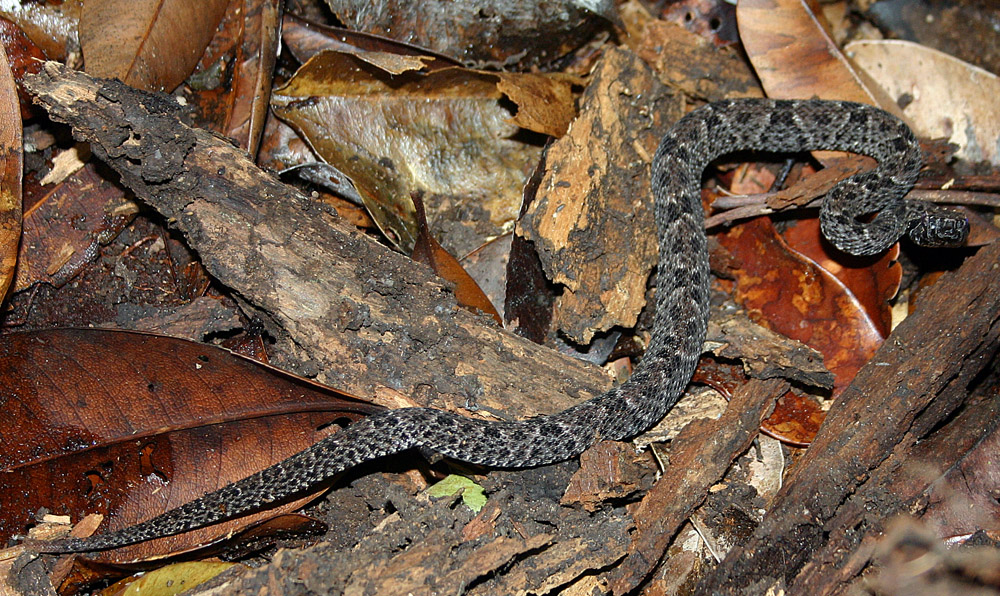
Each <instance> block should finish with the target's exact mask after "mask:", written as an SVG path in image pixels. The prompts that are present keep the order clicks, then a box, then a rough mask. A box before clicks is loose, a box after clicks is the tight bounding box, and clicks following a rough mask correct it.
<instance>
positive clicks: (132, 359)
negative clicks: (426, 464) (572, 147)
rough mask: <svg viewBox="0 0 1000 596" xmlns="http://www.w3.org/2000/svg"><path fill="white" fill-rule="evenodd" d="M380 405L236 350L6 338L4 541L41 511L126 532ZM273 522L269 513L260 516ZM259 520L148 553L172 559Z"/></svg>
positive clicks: (123, 340)
mask: <svg viewBox="0 0 1000 596" xmlns="http://www.w3.org/2000/svg"><path fill="white" fill-rule="evenodd" d="M375 409H376V408H375V407H374V406H371V405H370V404H366V403H363V402H360V401H357V400H354V399H353V398H351V397H350V396H346V395H343V394H339V393H337V392H335V391H333V390H330V389H327V388H324V387H322V386H319V385H316V384H314V383H311V382H309V381H307V380H304V379H301V378H297V377H293V376H291V375H288V374H287V373H281V372H279V371H277V370H275V369H271V368H269V367H266V366H263V365H260V364H258V363H256V362H253V361H251V360H248V359H245V358H242V357H239V356H236V355H234V354H232V353H231V352H228V351H226V350H222V349H219V348H215V347H212V346H207V345H203V344H198V343H194V342H189V341H184V340H179V339H174V338H169V337H163V336H156V335H147V334H140V333H132V332H120V331H103V330H86V329H69V330H52V331H41V332H30V333H15V334H9V335H5V336H2V337H0V412H2V415H0V470H2V471H3V473H2V476H0V494H2V495H4V498H3V507H2V510H0V537H2V538H3V539H8V538H10V537H11V536H12V535H14V534H19V533H23V532H24V531H25V530H26V529H27V527H28V526H29V525H31V523H32V520H33V516H34V514H35V513H36V512H37V511H38V510H39V508H40V507H46V508H48V509H49V510H50V511H52V512H54V513H59V514H64V515H70V516H71V518H72V519H73V521H74V522H75V521H78V520H79V519H80V518H81V517H83V516H84V515H86V514H90V513H100V514H103V515H105V522H104V524H103V525H102V526H101V528H100V531H102V532H106V531H112V530H115V529H118V528H122V527H125V526H128V525H131V524H134V523H137V522H139V521H142V520H144V519H147V518H149V517H152V516H154V515H156V514H159V513H162V512H164V511H166V510H168V509H170V508H173V507H176V506H178V505H181V504H182V503H185V502H187V501H190V500H192V499H194V498H196V497H198V496H200V495H202V494H204V493H206V492H208V491H211V490H215V489H216V488H219V487H221V486H223V485H225V484H227V483H229V482H232V481H234V480H238V479H240V478H242V477H245V476H247V475H249V474H252V473H253V472H256V471H257V470H260V469H262V468H264V467H266V466H268V465H270V464H272V463H275V462H276V461H279V460H281V459H284V458H285V457H288V456H290V455H292V454H294V453H296V452H298V451H300V450H302V449H304V448H306V447H307V446H309V445H311V444H312V443H314V442H315V441H316V440H318V439H319V438H321V437H322V436H324V435H325V434H326V430H324V429H325V427H327V426H329V424H330V423H331V422H334V421H337V420H344V419H354V418H356V417H357V415H358V414H359V413H366V412H371V411H373V410H375ZM268 515H273V513H272V512H263V516H268ZM260 517H261V514H258V515H257V516H256V517H247V518H238V519H236V520H232V521H231V522H227V523H225V524H220V525H217V526H212V527H209V528H207V529H203V530H198V531H195V532H190V533H187V534H182V535H179V536H175V537H171V538H168V539H164V540H163V541H155V542H150V543H143V544H140V545H136V546H134V547H129V548H128V549H120V551H113V553H111V555H110V556H111V558H112V560H116V561H123V560H131V559H134V558H138V557H144V556H150V555H153V554H163V553H170V552H176V551H178V550H183V549H186V548H189V547H191V546H192V545H195V544H199V543H204V542H207V541H211V540H214V539H217V538H218V537H220V536H222V535H225V534H226V533H227V532H232V531H235V530H236V529H238V528H241V527H244V526H245V525H247V524H248V523H250V522H251V521H253V520H255V519H259V518H260Z"/></svg>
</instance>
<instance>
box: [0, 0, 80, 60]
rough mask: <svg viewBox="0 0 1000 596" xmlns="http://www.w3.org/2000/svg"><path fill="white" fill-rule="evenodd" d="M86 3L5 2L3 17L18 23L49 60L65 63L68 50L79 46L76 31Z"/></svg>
mask: <svg viewBox="0 0 1000 596" xmlns="http://www.w3.org/2000/svg"><path fill="white" fill-rule="evenodd" d="M82 8H83V0H66V2H60V3H58V4H56V3H52V2H5V3H4V4H3V6H0V16H2V17H3V18H4V19H7V20H9V21H11V22H12V23H15V24H16V25H17V26H18V27H19V28H20V29H21V30H22V31H23V32H24V34H25V35H27V36H28V38H29V39H30V40H31V41H32V43H34V44H36V45H38V46H39V47H40V48H41V49H42V51H43V52H44V53H45V55H46V56H47V57H48V58H49V59H50V60H65V59H66V57H67V53H68V51H69V50H68V48H72V47H79V42H78V41H77V29H78V27H79V23H80V11H81V10H82Z"/></svg>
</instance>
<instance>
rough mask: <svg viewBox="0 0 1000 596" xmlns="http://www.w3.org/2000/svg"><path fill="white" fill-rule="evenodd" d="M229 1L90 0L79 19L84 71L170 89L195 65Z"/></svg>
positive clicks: (127, 81)
mask: <svg viewBox="0 0 1000 596" xmlns="http://www.w3.org/2000/svg"><path fill="white" fill-rule="evenodd" d="M228 4H229V0H199V1H198V2H188V1H186V0H88V1H87V2H86V3H84V5H83V12H82V14H81V15H80V45H81V46H82V47H83V58H84V60H85V61H86V69H87V72H88V73H90V74H92V75H95V76H99V77H108V78H111V77H117V78H119V79H121V80H122V81H124V82H126V83H128V84H129V85H132V86H133V87H138V88H139V89H147V90H151V91H171V90H173V89H174V88H175V87H177V86H178V85H180V84H181V82H183V81H184V79H185V78H187V76H188V75H189V74H191V71H192V70H193V69H194V65H195V64H197V63H198V58H200V57H201V54H202V52H204V51H205V47H206V46H207V45H208V42H209V41H210V40H211V39H212V36H213V35H214V34H215V29H216V27H217V26H218V25H219V21H220V20H221V19H222V15H223V14H224V13H225V10H226V6H227V5H228Z"/></svg>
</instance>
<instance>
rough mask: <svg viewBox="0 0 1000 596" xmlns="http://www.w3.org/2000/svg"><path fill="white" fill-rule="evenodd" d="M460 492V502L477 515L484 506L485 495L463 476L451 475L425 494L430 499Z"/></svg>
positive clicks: (481, 488)
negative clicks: (430, 497)
mask: <svg viewBox="0 0 1000 596" xmlns="http://www.w3.org/2000/svg"><path fill="white" fill-rule="evenodd" d="M459 491H462V502H463V503H465V506H466V507H468V508H469V509H471V510H472V511H474V512H475V513H479V510H481V509H482V508H483V505H486V495H485V494H483V487H481V486H479V485H478V484H476V483H475V482H473V481H472V480H470V479H469V478H466V477H465V476H459V475H457V474H451V475H449V476H447V477H445V478H444V479H443V480H442V481H441V482H438V483H437V484H435V485H434V486H432V487H430V488H429V489H427V494H429V495H430V496H432V497H438V498H440V497H450V496H452V495H455V494H458V492H459Z"/></svg>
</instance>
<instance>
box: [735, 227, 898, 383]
mask: <svg viewBox="0 0 1000 596" xmlns="http://www.w3.org/2000/svg"><path fill="white" fill-rule="evenodd" d="M718 238H719V242H720V243H721V244H722V245H723V246H724V247H725V248H726V249H727V250H728V251H729V252H730V253H731V254H733V255H734V256H735V258H736V259H737V260H738V261H739V262H740V267H739V269H738V270H737V271H736V299H737V301H739V302H740V303H741V304H742V305H743V306H744V308H746V310H747V312H748V313H749V315H750V318H752V319H753V320H755V321H756V322H758V323H760V324H762V325H764V326H766V327H768V328H770V329H773V330H774V331H777V332H778V333H781V334H783V335H785V336H786V337H790V338H792V339H795V340H798V341H801V342H802V343H804V344H806V345H807V346H809V347H811V348H813V349H815V350H817V351H819V352H820V353H822V354H823V360H824V362H825V364H826V367H827V368H828V369H830V372H832V373H833V374H834V392H835V394H836V393H837V392H839V391H840V390H841V389H843V388H844V387H846V386H847V384H848V383H849V382H850V381H851V379H853V378H854V375H855V374H856V373H857V371H858V369H860V368H861V366H862V365H864V363H865V362H867V361H868V359H869V358H870V357H871V355H872V354H873V353H874V352H875V350H876V349H877V348H878V346H879V345H880V344H881V343H882V337H881V336H880V334H879V332H878V329H877V327H876V325H875V324H873V323H872V320H871V319H870V318H869V317H868V316H867V314H866V313H865V311H864V309H863V308H862V307H861V305H860V304H859V303H858V301H857V299H856V298H855V297H854V296H853V295H852V294H851V293H850V292H849V291H847V289H846V288H845V287H844V286H843V285H842V284H841V283H840V282H839V281H838V280H837V279H836V278H835V277H833V276H832V275H830V273H829V272H827V271H825V270H823V269H821V268H820V267H818V266H817V265H816V264H815V263H813V262H812V261H810V260H808V259H805V258H803V257H802V256H801V255H798V254H796V253H794V252H792V251H791V250H789V249H788V245H787V244H785V242H784V241H783V240H782V239H781V237H779V236H778V235H777V234H776V233H775V232H774V228H773V226H772V225H771V221H770V220H769V219H768V218H758V219H754V220H750V221H748V222H745V223H743V224H740V225H738V226H734V227H733V228H732V229H731V230H729V231H727V232H726V233H724V234H720V235H719V236H718Z"/></svg>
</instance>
